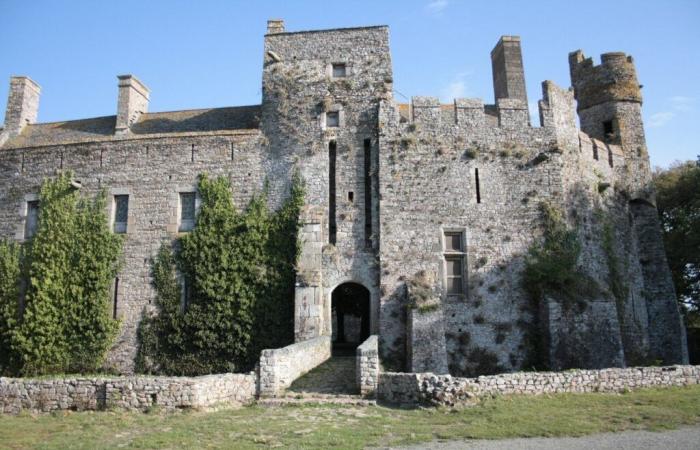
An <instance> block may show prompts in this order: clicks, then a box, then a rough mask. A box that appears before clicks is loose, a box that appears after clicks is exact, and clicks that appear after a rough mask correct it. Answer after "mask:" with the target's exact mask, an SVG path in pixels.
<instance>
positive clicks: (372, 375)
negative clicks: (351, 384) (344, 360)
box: [355, 334, 379, 396]
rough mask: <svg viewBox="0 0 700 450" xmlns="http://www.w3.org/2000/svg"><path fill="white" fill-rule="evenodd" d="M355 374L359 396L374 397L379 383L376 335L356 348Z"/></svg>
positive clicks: (377, 338)
mask: <svg viewBox="0 0 700 450" xmlns="http://www.w3.org/2000/svg"><path fill="white" fill-rule="evenodd" d="M355 373H356V381H357V387H358V389H359V391H360V395H366V396H370V395H374V393H375V391H376V389H377V383H378V382H379V336H377V335H376V334H375V335H372V336H370V337H369V338H367V340H365V342H363V343H362V344H361V345H360V346H359V347H357V350H356V353H355Z"/></svg>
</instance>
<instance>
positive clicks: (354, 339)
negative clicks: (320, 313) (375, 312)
mask: <svg viewBox="0 0 700 450" xmlns="http://www.w3.org/2000/svg"><path fill="white" fill-rule="evenodd" d="M369 304H370V301H369V290H367V288H366V287H364V286H362V285H361V284H359V283H353V282H348V283H343V284H341V285H339V286H338V287H336V288H335V289H334V290H333V293H332V294H331V315H332V323H333V350H334V351H336V352H342V351H343V350H351V351H353V352H354V350H355V348H357V346H358V345H360V344H361V343H362V342H364V341H365V339H367V338H368V337H369V330H370V327H369Z"/></svg>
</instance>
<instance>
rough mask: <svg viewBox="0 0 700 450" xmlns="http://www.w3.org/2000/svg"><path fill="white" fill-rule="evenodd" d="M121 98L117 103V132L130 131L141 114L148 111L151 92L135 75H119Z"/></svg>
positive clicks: (115, 130)
mask: <svg viewBox="0 0 700 450" xmlns="http://www.w3.org/2000/svg"><path fill="white" fill-rule="evenodd" d="M117 78H119V100H118V103H117V123H116V125H115V127H114V132H115V134H123V133H127V132H128V131H129V127H131V125H132V124H133V123H134V122H136V121H137V120H138V119H139V117H140V116H141V114H143V113H146V112H148V98H149V96H150V92H151V91H149V90H148V88H147V87H146V85H144V84H143V83H141V82H140V81H139V79H138V78H136V77H135V76H133V75H119V76H118V77H117Z"/></svg>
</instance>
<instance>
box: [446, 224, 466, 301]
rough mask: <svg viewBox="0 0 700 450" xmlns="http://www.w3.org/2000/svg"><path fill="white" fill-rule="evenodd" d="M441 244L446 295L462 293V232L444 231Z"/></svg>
mask: <svg viewBox="0 0 700 450" xmlns="http://www.w3.org/2000/svg"><path fill="white" fill-rule="evenodd" d="M443 246H444V251H445V290H446V291H447V295H464V291H465V288H464V286H465V283H464V255H465V254H464V233H463V232H462V231H446V232H445V233H444V235H443Z"/></svg>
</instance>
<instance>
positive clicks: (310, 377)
mask: <svg viewBox="0 0 700 450" xmlns="http://www.w3.org/2000/svg"><path fill="white" fill-rule="evenodd" d="M287 393H289V394H292V395H294V394H344V395H348V394H358V391H357V386H356V381H355V357H354V356H333V357H331V358H330V359H329V360H328V361H326V362H324V363H323V364H321V365H320V366H318V367H316V368H315V369H313V370H312V371H311V372H309V373H307V374H306V375H304V376H302V377H300V378H299V379H298V380H296V381H294V383H292V385H291V386H290V387H289V388H288V389H287Z"/></svg>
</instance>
